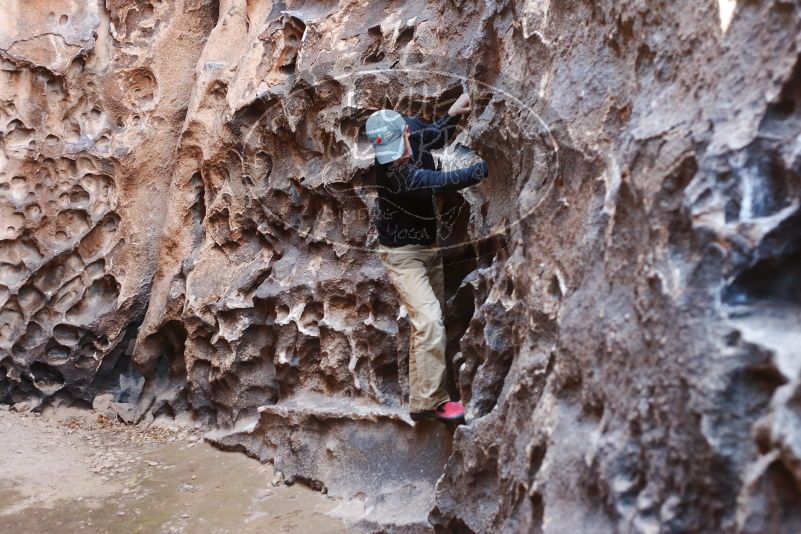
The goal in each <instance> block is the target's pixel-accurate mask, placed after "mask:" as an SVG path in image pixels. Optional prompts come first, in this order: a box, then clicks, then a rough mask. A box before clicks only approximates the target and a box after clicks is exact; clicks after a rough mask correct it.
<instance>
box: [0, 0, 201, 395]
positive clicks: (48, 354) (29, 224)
mask: <svg viewBox="0 0 801 534" xmlns="http://www.w3.org/2000/svg"><path fill="white" fill-rule="evenodd" d="M106 4H107V5H104V3H103V2H82V1H75V2H61V1H55V0H53V1H46V0H42V1H39V0H36V1H30V2H28V1H25V2H23V1H14V0H12V1H9V2H4V3H3V5H2V8H0V9H2V17H0V18H2V22H1V23H0V49H1V50H2V52H0V54H1V56H0V57H1V58H2V59H1V60H2V70H0V76H1V77H2V84H0V93H1V96H0V111H1V114H0V117H2V119H0V121H1V122H2V124H1V125H0V128H2V132H3V137H2V148H3V150H2V155H0V182H1V185H0V188H2V191H0V193H1V194H2V196H0V213H2V225H0V226H2V229H1V230H0V233H2V241H0V247H1V248H0V261H1V262H2V263H0V284H2V285H0V292H1V293H0V299H2V311H0V317H1V318H0V323H1V324H0V360H1V361H0V371H2V372H1V373H0V376H2V377H3V378H2V379H0V383H1V384H2V385H1V386H0V390H1V391H2V395H3V397H4V398H6V399H7V400H10V401H12V402H24V403H27V404H28V405H29V406H31V407H35V406H38V405H39V404H40V403H41V402H42V401H47V403H54V402H57V403H62V402H75V401H78V402H81V401H83V402H87V403H89V404H91V401H92V398H93V397H94V395H95V394H97V393H99V392H103V391H105V390H109V389H111V390H114V391H115V392H116V393H118V396H119V398H120V400H123V401H135V400H136V398H137V397H138V395H139V391H140V390H141V386H142V383H141V377H140V376H139V375H138V373H137V372H136V371H135V370H134V369H133V368H132V366H131V364H130V362H131V358H130V355H131V349H132V348H133V341H134V339H135V335H136V331H137V328H138V325H139V324H140V323H141V321H142V318H143V316H144V312H145V309H146V307H147V301H148V299H149V294H150V284H151V281H152V278H153V273H154V271H155V268H156V260H157V258H158V240H159V236H160V235H161V228H162V224H163V220H164V215H165V212H166V210H167V207H168V203H167V200H168V193H169V186H170V180H171V178H170V177H171V176H172V173H173V168H174V157H173V155H174V152H175V146H176V145H177V143H178V135H179V132H180V129H181V125H182V123H183V119H184V115H185V113H186V101H187V99H188V98H189V95H190V92H191V88H192V81H193V80H192V77H193V72H194V66H195V61H196V59H197V57H198V56H199V54H200V50H201V48H202V44H203V43H202V39H201V38H198V39H176V35H182V34H186V35H194V34H197V35H204V34H205V33H207V32H208V31H209V30H210V29H211V28H212V27H213V25H214V23H215V21H216V13H215V11H214V9H213V6H212V5H211V4H209V3H204V2H191V1H188V2H148V1H141V2H112V1H109V2H107V3H106Z"/></svg>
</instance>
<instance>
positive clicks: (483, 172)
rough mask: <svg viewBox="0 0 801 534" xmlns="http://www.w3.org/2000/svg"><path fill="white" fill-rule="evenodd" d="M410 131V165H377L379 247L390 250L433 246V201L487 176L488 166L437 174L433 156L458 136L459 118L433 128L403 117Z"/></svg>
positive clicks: (434, 236)
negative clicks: (391, 248)
mask: <svg viewBox="0 0 801 534" xmlns="http://www.w3.org/2000/svg"><path fill="white" fill-rule="evenodd" d="M405 120H406V124H408V125H409V129H410V130H411V132H410V135H409V143H410V144H411V146H412V156H411V158H410V159H409V162H408V163H405V164H403V165H394V164H392V163H388V164H385V165H381V164H379V163H377V162H376V186H377V188H378V213H377V214H376V226H377V228H378V241H379V242H380V243H381V244H383V245H387V246H390V247H399V246H402V245H410V244H416V245H431V244H433V243H434V242H435V241H436V238H437V211H436V197H435V195H438V194H441V193H445V192H448V191H457V190H459V189H464V188H465V187H468V186H471V185H474V184H477V183H478V182H480V181H481V180H482V179H483V178H484V177H485V176H487V172H488V171H487V164H486V163H484V162H481V163H476V164H475V165H471V166H469V167H467V168H464V169H459V170H455V171H447V172H442V171H437V170H436V169H435V168H434V158H433V157H432V156H431V151H432V150H437V149H441V148H444V147H445V146H446V145H447V144H448V143H449V142H450V141H451V140H453V138H454V137H455V136H456V125H457V123H458V122H459V118H458V117H451V116H449V115H447V114H446V115H445V116H443V117H442V118H441V119H439V120H437V121H436V122H434V123H433V124H428V123H425V122H423V121H421V120H420V119H418V118H416V117H405Z"/></svg>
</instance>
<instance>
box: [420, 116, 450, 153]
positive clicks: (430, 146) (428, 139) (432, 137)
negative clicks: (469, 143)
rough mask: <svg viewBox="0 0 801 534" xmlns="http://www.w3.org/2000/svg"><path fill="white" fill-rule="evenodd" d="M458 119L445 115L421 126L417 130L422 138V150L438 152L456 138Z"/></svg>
mask: <svg viewBox="0 0 801 534" xmlns="http://www.w3.org/2000/svg"><path fill="white" fill-rule="evenodd" d="M458 124H459V117H451V116H450V115H448V114H447V113H446V114H445V115H443V116H442V117H440V118H439V119H437V120H436V121H434V122H433V123H431V124H426V123H423V124H422V128H421V129H420V130H419V131H420V134H421V136H422V141H423V149H424V150H426V151H429V152H430V151H431V150H439V149H441V148H444V147H445V145H447V144H448V143H450V141H451V140H453V139H454V138H455V137H456V134H457V132H456V127H457V125H458Z"/></svg>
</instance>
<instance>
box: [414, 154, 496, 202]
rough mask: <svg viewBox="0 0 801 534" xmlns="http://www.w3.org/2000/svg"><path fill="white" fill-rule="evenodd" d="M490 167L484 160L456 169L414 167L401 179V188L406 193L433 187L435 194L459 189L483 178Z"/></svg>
mask: <svg viewBox="0 0 801 534" xmlns="http://www.w3.org/2000/svg"><path fill="white" fill-rule="evenodd" d="M488 173H489V169H488V167H487V163H486V162H484V161H482V162H481V163H476V164H474V165H470V166H469V167H465V168H464V169H458V170H455V171H430V170H426V169H412V170H411V171H410V172H409V173H408V174H406V176H405V178H406V179H405V180H401V184H400V186H401V189H402V192H404V193H410V192H414V191H415V190H419V189H433V190H434V193H435V194H439V193H445V192H448V191H458V190H459V189H464V188H465V187H469V186H471V185H475V184H477V183H479V182H480V181H481V180H483V179H484V178H485V177H486V176H487V174H488Z"/></svg>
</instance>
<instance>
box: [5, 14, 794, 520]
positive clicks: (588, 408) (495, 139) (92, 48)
mask: <svg viewBox="0 0 801 534" xmlns="http://www.w3.org/2000/svg"><path fill="white" fill-rule="evenodd" d="M24 4H25V9H22V5H23V3H22V2H9V3H8V4H4V7H3V9H4V10H5V11H7V12H9V13H10V15H12V16H5V17H3V19H4V21H5V22H3V23H0V29H2V32H0V49H2V59H3V70H2V74H3V77H4V78H5V79H6V80H8V83H4V84H3V86H2V88H1V89H0V90H2V91H3V96H2V106H3V107H2V109H3V120H2V123H0V127H2V128H3V132H4V136H3V138H2V145H3V154H4V156H2V159H0V164H2V175H0V176H2V194H3V201H2V202H3V203H2V205H1V206H0V209H2V210H3V221H9V222H8V224H4V225H2V226H3V227H5V229H0V231H3V232H5V234H4V238H3V241H2V242H0V246H2V247H3V254H2V262H3V263H2V265H1V266H0V267H1V268H2V272H1V273H0V274H1V275H2V280H0V283H2V284H3V286H2V287H3V288H5V289H2V288H0V289H2V295H0V296H2V298H3V301H4V304H3V308H2V312H0V314H1V316H0V317H2V319H1V320H0V323H2V324H0V329H2V330H0V335H1V336H2V337H1V338H0V339H1V340H2V345H0V351H2V352H0V370H2V373H0V397H2V398H3V399H4V400H7V401H13V402H20V401H24V402H28V403H31V404H33V405H39V404H40V403H43V405H48V404H51V403H54V402H78V401H84V402H89V401H91V399H92V398H93V396H94V394H96V393H97V392H101V391H103V392H105V391H111V392H113V393H115V395H116V396H117V399H118V400H119V401H121V402H128V403H130V404H131V405H135V413H134V416H133V419H136V420H138V419H142V418H148V419H149V418H152V417H159V416H167V417H177V416H187V415H189V416H191V417H193V418H195V419H197V420H200V421H202V422H203V423H206V424H209V425H211V426H213V427H215V428H216V429H217V430H216V431H215V434H214V435H213V436H212V437H211V439H213V440H214V441H215V442H217V443H219V444H221V445H222V446H225V447H229V448H237V449H241V450H245V451H246V452H248V453H249V454H252V455H254V456H257V457H259V458H260V459H262V460H264V461H273V462H274V463H276V465H277V466H278V467H279V468H281V469H282V470H284V471H285V472H286V473H287V474H288V476H292V477H299V478H300V479H301V480H305V481H307V482H308V483H310V484H312V485H315V486H317V487H320V488H323V487H324V488H326V489H327V490H329V491H332V492H335V493H338V494H341V495H345V496H348V497H350V498H351V499H352V500H355V501H358V502H361V503H362V509H360V510H356V511H353V510H350V511H346V513H349V514H351V516H352V517H353V518H354V521H355V522H356V523H358V524H360V525H361V526H362V527H365V528H368V529H372V530H384V531H390V530H400V531H412V530H421V531H424V530H427V529H430V528H432V527H433V528H434V529H435V530H437V531H441V532H469V531H473V532H581V531H591V532H617V531H624V532H661V531H664V532H687V531H690V532H694V531H715V532H755V533H756V532H795V531H797V530H799V528H800V527H801V516H800V515H799V513H798V511H797V509H796V508H797V507H795V506H794V504H795V503H796V502H798V499H799V497H801V494H799V489H798V488H799V487H801V486H799V484H800V483H801V467H799V466H801V435H799V434H798V431H797V428H798V427H799V425H798V419H799V417H800V416H799V414H801V404H799V400H798V399H799V398H801V388H799V371H800V370H801V369H799V367H800V366H799V361H801V342H800V341H801V337H800V335H799V333H798V332H799V324H800V323H801V289H800V288H801V286H799V275H801V267H800V266H801V262H799V260H801V225H799V222H801V221H800V220H801V210H800V209H799V203H801V179H799V175H798V169H799V163H800V160H799V155H800V154H801V144H799V139H801V108H799V106H801V66H799V65H801V63H799V61H798V59H799V45H801V37H799V35H801V32H799V29H801V8H799V7H798V6H797V5H796V4H795V3H791V2H785V1H780V0H773V1H770V0H767V1H764V2H755V1H748V2H746V1H744V0H741V1H735V0H720V1H719V2H716V1H714V2H713V1H704V2H696V3H692V4H689V3H683V2H674V3H669V2H661V3H648V4H646V3H645V2H642V1H638V0H629V1H625V2H611V1H602V2H585V1H569V2H552V1H550V0H528V1H519V2H511V1H509V2H503V1H500V2H495V1H486V2H469V1H456V0H452V1H441V2H436V3H431V2H423V1H409V2H357V1H347V0H340V1H338V2H337V1H316V2H311V1H309V2H301V1H286V2H269V1H267V0H263V1H260V0H247V1H245V0H228V1H225V0H222V1H220V2H219V3H217V2H201V1H200V0H198V1H196V2H190V1H189V0H186V1H185V2H183V3H181V2H167V1H153V2H149V1H137V2H112V1H107V2H105V4H104V3H102V2H100V3H98V4H97V5H95V4H94V3H81V2H73V3H71V4H70V8H69V9H68V10H65V9H64V7H63V6H64V3H63V2H55V1H51V2H46V1H39V0H37V1H36V2H26V3H24ZM57 6H58V8H57ZM464 89H467V90H468V91H469V92H470V94H471V98H472V101H473V107H474V111H473V113H472V115H471V117H470V119H469V120H468V121H466V122H464V124H463V127H464V128H463V132H462V133H461V136H460V139H459V140H460V141H461V142H463V143H464V144H467V145H469V146H471V147H472V148H473V149H474V150H476V151H477V152H478V153H479V154H480V155H481V156H482V157H484V158H485V159H486V160H487V161H488V162H489V164H490V169H491V171H490V176H489V178H488V179H487V180H485V182H483V183H482V184H481V185H479V186H477V187H474V188H471V189H470V190H469V191H466V192H464V193H463V194H459V195H455V196H452V197H450V198H445V199H442V203H441V205H440V213H441V215H442V228H443V235H442V236H441V237H442V241H443V243H444V244H445V260H446V272H447V277H448V283H447V288H446V289H447V291H446V292H447V297H448V299H449V306H448V311H447V326H448V330H449V347H448V354H449V358H450V360H451V371H452V372H451V375H452V389H453V393H454V394H455V395H456V394H458V395H459V396H460V397H461V398H462V400H463V401H464V402H465V403H466V405H467V407H468V411H469V416H470V417H469V420H468V424H467V425H465V426H462V427H460V428H459V429H458V430H456V431H455V432H454V433H453V434H452V436H451V432H449V431H448V432H443V430H442V429H441V428H438V427H436V426H434V427H427V426H426V425H418V426H417V427H412V426H411V424H410V422H409V421H406V420H405V419H404V416H403V413H404V408H405V407H404V406H403V404H404V402H405V395H406V394H407V393H408V385H407V381H406V378H405V377H406V373H407V352H408V343H407V339H408V321H407V320H406V319H405V312H404V310H402V309H399V308H398V304H397V300H396V298H395V296H394V293H393V291H392V289H391V287H390V285H389V283H388V280H387V279H386V277H385V275H384V272H383V269H382V267H381V264H380V262H379V261H378V260H377V258H376V257H375V254H374V251H373V249H374V247H375V245H376V241H375V232H374V230H373V229H372V226H371V222H370V221H371V217H372V216H374V214H373V213H371V211H372V207H373V200H374V198H375V190H374V187H372V185H371V173H370V163H371V157H370V151H369V149H367V147H366V144H365V140H364V138H363V136H362V135H361V134H360V127H361V125H362V124H363V122H364V120H365V119H366V117H367V116H368V115H369V114H370V113H371V112H372V111H374V110H375V109H380V108H382V107H392V108H395V109H398V110H399V111H401V112H404V113H410V114H416V115H419V116H422V117H423V118H426V119H432V118H434V117H435V116H436V115H438V114H439V113H442V112H443V111H444V110H445V109H447V107H448V105H449V103H450V102H451V101H452V100H453V99H454V98H455V97H456V96H457V95H458V94H459V93H460V92H461V91H462V90H464ZM448 158H449V153H448V152H447V151H446V152H445V153H444V154H442V162H443V165H447V164H448V161H449V160H448ZM145 309H146V310H147V311H146V314H145ZM134 336H135V337H136V340H135V343H133V338H134ZM3 377H4V378H3ZM451 439H452V443H451ZM393 443H394V444H395V445H394V446H395V447H396V449H397V450H396V451H394V452H393V450H392V445H391V444H393ZM420 443H423V444H427V445H425V446H423V447H422V448H419V447H420V446H419V444H420ZM443 455H444V456H443ZM416 456H421V457H425V458H427V461H428V463H427V464H425V465H429V466H430V465H434V466H436V465H438V464H437V462H438V461H439V460H432V459H437V458H441V457H442V458H447V463H446V465H444V466H443V471H442V473H441V472H439V471H438V470H437V469H435V468H427V469H424V470H417V471H415V470H414V469H411V468H408V469H403V468H402V466H403V465H406V466H407V467H409V466H408V463H409V462H411V461H412V460H408V461H407V460H406V458H409V459H413V458H415V457H416ZM343 458H346V459H347V458H357V460H358V461H355V462H353V464H352V465H351V464H350V463H349V462H347V461H343ZM382 458H387V461H386V462H383V461H382V460H381V459H382ZM388 466H389V467H388ZM393 473H394V474H393ZM440 475H442V476H440ZM381 481H385V483H384V484H381V483H380V482H381ZM410 488H411V489H410ZM410 491H411V492H412V493H413V495H414V498H408V495H409V493H410ZM365 492H367V494H366V493H365ZM365 495H366V496H365ZM404 495H406V496H407V497H404ZM389 510H392V511H393V512H394V514H391V513H389Z"/></svg>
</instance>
